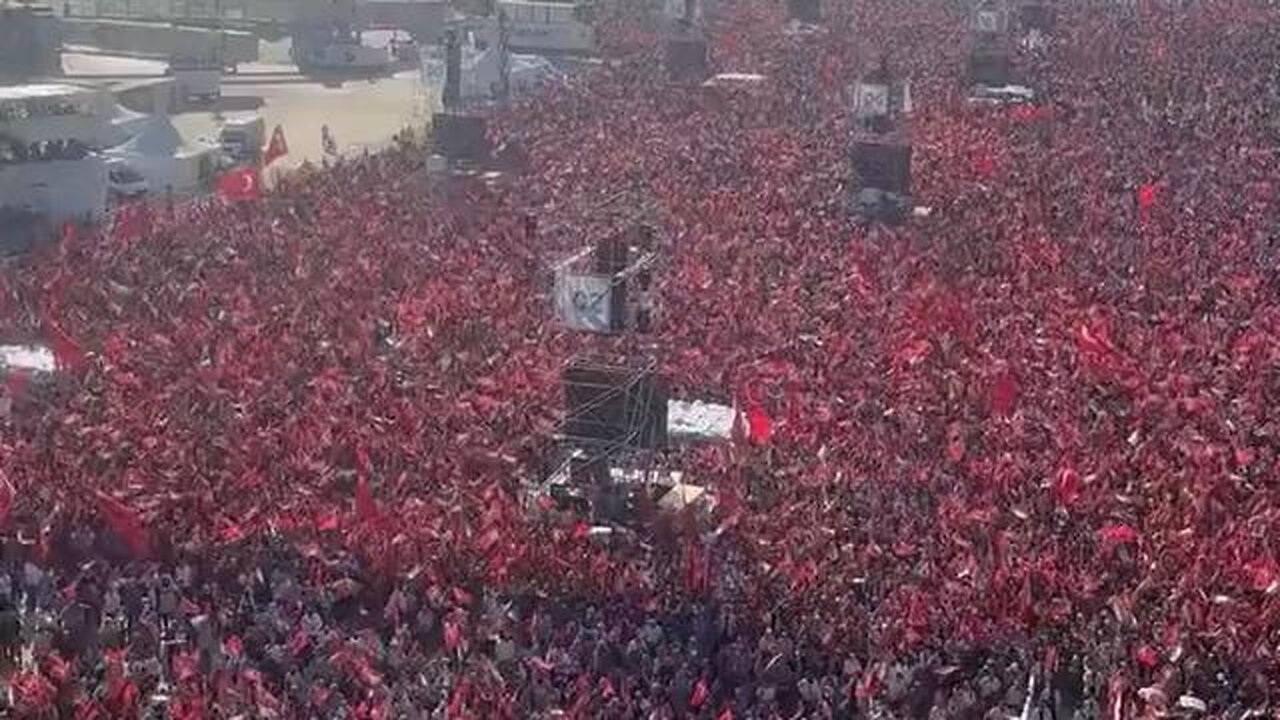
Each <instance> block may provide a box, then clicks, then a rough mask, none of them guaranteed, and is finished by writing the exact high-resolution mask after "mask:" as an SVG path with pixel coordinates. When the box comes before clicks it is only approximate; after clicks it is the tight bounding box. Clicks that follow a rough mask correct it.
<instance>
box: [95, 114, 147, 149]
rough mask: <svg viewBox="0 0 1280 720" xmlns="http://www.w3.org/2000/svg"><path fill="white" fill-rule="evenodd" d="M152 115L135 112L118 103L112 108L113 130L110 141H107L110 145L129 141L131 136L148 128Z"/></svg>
mask: <svg viewBox="0 0 1280 720" xmlns="http://www.w3.org/2000/svg"><path fill="white" fill-rule="evenodd" d="M150 121H151V116H150V115H147V114H146V113H140V112H134V111H133V110H130V109H129V108H127V107H125V106H123V105H121V104H119V103H116V104H115V107H114V108H112V110H111V130H110V131H109V133H110V142H107V143H105V145H106V146H108V147H110V146H113V145H119V144H120V143H123V142H128V141H129V138H131V137H133V136H134V135H137V134H138V133H140V132H142V131H143V130H144V129H146V127H147V125H149V124H150Z"/></svg>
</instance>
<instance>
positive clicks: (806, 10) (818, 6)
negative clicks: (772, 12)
mask: <svg viewBox="0 0 1280 720" xmlns="http://www.w3.org/2000/svg"><path fill="white" fill-rule="evenodd" d="M787 14H788V15H789V16H790V17H791V19H792V20H799V21H800V22H802V23H808V24H809V25H817V24H818V23H820V22H822V0H787Z"/></svg>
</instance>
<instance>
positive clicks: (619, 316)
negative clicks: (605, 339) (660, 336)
mask: <svg viewBox="0 0 1280 720" xmlns="http://www.w3.org/2000/svg"><path fill="white" fill-rule="evenodd" d="M592 254H593V255H594V260H595V271H596V273H598V274H600V275H609V276H613V275H616V274H617V273H620V272H622V271H623V270H626V269H627V263H628V262H629V261H630V259H631V248H630V247H628V245H627V239H626V237H625V236H623V235H622V234H618V235H614V236H613V237H610V238H606V239H604V240H601V241H599V242H598V243H596V247H595V251H594V252H593V253H592ZM609 329H610V330H613V331H614V332H623V331H624V330H626V329H627V283H626V282H615V283H613V285H612V286H611V287H610V288H609Z"/></svg>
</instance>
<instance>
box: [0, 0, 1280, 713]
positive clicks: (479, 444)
mask: <svg viewBox="0 0 1280 720" xmlns="http://www.w3.org/2000/svg"><path fill="white" fill-rule="evenodd" d="M832 5H833V4H830V3H828V4H827V7H826V8H825V11H826V18H825V21H824V22H825V24H826V26H827V30H826V31H825V32H819V33H816V34H803V35H798V34H794V33H789V32H787V31H786V30H785V22H784V19H785V18H784V10H783V9H782V8H780V7H778V6H776V5H775V4H772V3H764V2H758V1H757V0H719V1H718V2H716V3H715V4H714V5H709V6H708V7H707V8H706V17H707V23H708V37H709V38H710V39H711V46H712V50H711V56H712V58H713V65H714V66H715V69H716V70H717V71H721V72H744V73H757V74H760V75H763V76H764V78H765V80H764V82H763V84H762V85H761V86H760V87H757V88H754V89H752V90H751V91H750V92H742V91H738V90H734V89H724V90H716V91H711V90H707V89H705V88H700V87H697V86H687V85H679V86H673V85H672V84H670V83H669V82H668V81H667V80H666V76H665V74H664V73H663V71H662V67H661V38H662V26H661V24H660V23H657V22H655V21H653V20H652V19H649V18H645V17H643V16H641V15H640V13H639V11H638V10H636V9H635V8H634V7H630V6H628V7H624V8H620V9H619V10H618V11H616V12H612V13H609V14H607V15H606V16H605V17H602V18H601V21H600V22H601V30H602V37H603V40H604V45H605V48H606V51H607V52H608V53H611V54H614V55H616V56H617V57H618V61H617V62H611V63H606V64H603V65H600V66H598V67H595V68H593V69H590V70H588V71H585V72H583V73H581V74H579V75H576V76H574V77H573V78H572V79H571V80H570V81H569V82H567V83H565V84H564V85H563V86H556V87H549V88H547V89H546V90H545V92H543V93H542V94H540V95H538V96H537V97H534V98H530V99H527V100H523V101H521V102H519V103H517V104H515V105H513V106H511V107H508V108H504V109H502V110H500V111H497V112H496V114H495V115H494V116H493V117H492V118H491V125H492V128H493V131H494V133H495V134H496V135H497V136H499V137H500V138H506V139H517V140H519V142H520V143H521V144H522V145H523V146H524V148H525V149H526V150H527V152H528V155H529V160H530V169H529V171H528V172H527V173H526V174H523V175H521V176H518V177H508V178H505V179H498V180H496V181H490V182H481V181H478V180H477V181H474V182H465V183H462V182H461V181H460V183H459V184H454V185H452V186H451V187H450V188H449V190H448V191H447V192H445V193H440V192H437V188H436V187H435V184H436V183H438V182H439V179H438V178H434V177H433V176H432V175H431V174H430V173H428V172H427V170H426V168H427V165H428V163H427V152H426V151H425V150H423V149H422V148H420V147H417V146H415V145H413V144H412V143H403V144H401V145H400V146H398V147H396V148H393V149H390V150H388V151H385V152H381V153H376V154H372V155H367V156H365V157H361V158H353V159H346V160H343V161H341V162H338V163H336V164H335V165H333V166H331V167H328V168H325V169H324V170H322V171H312V172H304V173H298V174H296V175H295V176H292V177H290V178H288V179H286V180H285V181H283V182H282V183H281V185H280V186H279V187H277V188H276V189H275V190H274V191H272V192H270V193H268V194H266V195H264V196H262V197H261V198H259V199H256V200H246V201H240V202H233V203H228V202H222V201H209V202H202V203H197V204H192V205H188V206H181V207H167V208H152V209H151V210H150V211H147V212H134V213H130V214H129V216H128V221H127V222H126V223H124V224H117V226H116V227H114V228H103V229H100V230H96V231H92V232H85V231H80V232H68V233H66V236H65V237H64V239H63V242H62V243H60V244H59V246H58V247H57V248H56V249H52V248H51V249H50V251H49V252H48V253H47V254H44V255H40V256H38V257H36V258H34V259H33V260H32V261H31V262H29V263H27V264H22V265H17V266H13V267H9V268H6V269H5V271H4V273H3V275H0V331H2V334H0V338H2V339H3V340H4V341H5V342H8V343H21V342H36V341H39V342H44V343H47V344H49V345H50V346H52V347H53V349H54V351H55V353H56V354H57V355H58V357H59V360H60V363H61V365H62V368H61V371H60V372H59V373H57V374H55V375H53V376H51V377H33V378H29V379H25V380H24V379H23V378H19V377H17V376H15V375H14V374H10V376H9V378H8V380H9V382H8V383H7V385H8V387H7V389H6V390H5V393H6V394H7V395H9V396H11V401H12V408H11V411H10V413H9V417H8V418H7V420H5V422H4V424H3V426H0V480H2V482H0V518H3V530H4V534H5V538H6V543H5V553H4V557H3V563H2V565H3V566H2V567H0V654H2V657H0V664H3V666H4V671H3V673H0V682H3V684H4V686H5V687H6V689H7V692H4V693H0V703H3V704H4V705H5V706H6V707H7V712H8V713H10V714H11V715H13V716H15V717H75V718H108V717H110V718H115V717H172V718H192V719H193V718H205V717H237V716H240V717H247V716H254V717H326V718H328V717H332V718H401V717H403V718H413V717H451V718H501V717H511V718H515V717H521V718H526V717H527V718H536V717H602V718H614V717H616V718H668V717H670V718H676V717H698V718H714V719H715V720H730V719H731V718H762V719H764V718H794V717H803V718H825V717H831V718H840V717H845V718H853V717H868V718H935V717H937V718H996V717H1000V718H1004V717H1011V716H1012V717H1023V718H1033V717H1034V718H1050V717H1052V718H1057V719H1059V720H1061V719H1062V718H1102V717H1106V718H1115V719H1119V718H1138V717H1162V716H1195V715H1203V716H1206V717H1223V718H1244V717H1268V716H1270V714H1271V713H1273V712H1275V707H1276V703H1275V702H1273V700H1272V698H1271V695H1270V693H1271V691H1272V687H1273V683H1274V681H1275V679H1276V677H1277V676H1276V673H1275V667H1276V665H1275V662H1276V661H1275V658H1274V653H1275V638H1276V633H1277V632H1280V595H1278V591H1280V565H1278V564H1277V562H1278V560H1280V547H1277V545H1276V542H1275V538H1276V537H1277V535H1276V531H1277V530H1278V529H1280V527H1278V525H1280V504H1278V501H1280V490H1278V489H1277V486H1276V484H1275V482H1274V479H1275V474H1276V472H1277V471H1278V470H1280V467H1278V466H1277V461H1278V460H1280V455H1278V451H1280V428H1278V427H1277V426H1276V419H1274V418H1272V417H1271V416H1272V414H1273V413H1272V411H1271V404H1272V403H1273V402H1275V401H1276V400H1277V399H1280V350H1278V349H1280V342H1278V340H1280V338H1278V337H1277V334H1278V333H1280V303H1277V302H1276V299H1275V297H1276V291H1277V289H1280V284H1278V276H1277V272H1278V270H1280V266H1278V265H1277V255H1276V250H1275V248H1274V242H1273V239H1274V228H1275V220H1276V212H1275V210H1276V208H1275V196H1274V195H1275V193H1274V187H1273V185H1272V177H1274V176H1275V173H1276V171H1277V169H1278V168H1277V158H1276V156H1275V145H1276V142H1275V141H1276V131H1277V127H1276V119H1275V118H1276V117H1278V115H1277V113H1276V108H1277V101H1278V100H1280V88H1278V87H1277V83H1280V78H1277V77H1276V75H1275V73H1274V72H1272V71H1271V68H1273V67H1274V66H1275V63H1276V60H1277V55H1278V54H1280V42H1278V41H1280V37H1277V35H1280V23H1277V19H1278V18H1277V17H1276V11H1275V10H1273V9H1272V8H1271V7H1269V6H1266V5H1263V4H1256V3H1252V2H1248V1H1246V0H1215V1H1212V2H1205V3H1191V4H1186V5H1178V6H1173V5H1166V4H1163V3H1151V4H1141V5H1136V6H1134V5H1125V4H1118V5H1108V4H1086V3H1079V4H1063V5H1060V6H1059V7H1058V22H1057V26H1056V28H1055V29H1054V31H1053V33H1052V34H1051V35H1050V36H1049V40H1048V42H1047V43H1046V44H1044V45H1043V46H1042V47H1036V48H1031V49H1024V50H1021V51H1020V54H1019V56H1018V58H1017V65H1018V67H1019V69H1020V70H1021V71H1022V72H1024V73H1025V74H1026V75H1027V81H1028V83H1029V84H1031V85H1032V86H1033V87H1035V88H1036V90H1037V91H1038V92H1039V93H1040V98H1039V100H1038V102H1037V104H1036V105H1034V106H1020V107H1014V108H1009V107H973V106H970V105H968V104H967V103H966V102H965V99H964V98H965V88H964V81H963V71H964V67H965V58H966V53H967V48H968V46H969V38H968V32H969V31H968V26H967V23H966V21H967V18H968V12H969V9H970V8H968V4H967V3H960V2H950V1H948V2H940V3H910V2H902V1H899V0H891V1H889V2H877V3H855V4H851V5H848V6H839V7H834V6H832ZM886 54H887V55H888V56H889V64H890V67H891V68H892V69H893V71H894V72H895V73H897V74H899V75H900V76H909V77H910V78H911V81H912V99H913V104H914V111H913V114H912V116H911V117H910V118H909V120H908V121H907V122H906V127H905V129H904V130H905V132H906V134H907V137H909V138H910V139H911V142H912V143H913V146H914V161H913V185H914V196H915V202H916V203H917V204H918V205H920V206H922V207H927V208H929V211H928V212H927V213H919V214H918V217H915V218H913V219H912V220H911V221H910V222H908V223H907V224H905V225H903V226H902V227H897V228H888V227H883V226H878V225H865V224H858V223H852V222H850V219H849V218H848V217H847V215H846V213H845V210H844V207H845V204H844V200H845V197H846V195H847V190H848V187H847V184H848V182H849V178H850V172H849V159H848V147H849V144H850V138H849V134H848V127H849V122H848V103H849V97H850V94H849V89H850V87H849V86H850V84H851V83H852V80H853V78H855V77H857V76H858V75H859V74H860V73H862V72H865V71H867V70H868V69H869V68H873V67H875V66H876V65H877V64H878V63H879V62H880V60H881V58H883V57H885V55H886ZM623 190H625V191H627V192H638V193H641V194H643V195H644V196H645V197H647V198H648V199H649V200H650V201H651V203H652V205H653V207H654V208H656V210H655V211H654V221H655V222H656V223H657V225H658V227H659V228H660V229H661V241H660V247H661V252H662V265H661V270H660V271H659V272H658V274H657V277H656V278H655V281H656V282H657V284H658V287H659V291H658V297H660V313H659V317H658V319H657V320H656V321H655V323H654V327H653V330H652V332H651V333H648V334H646V335H644V336H635V335H624V336H621V337H617V338H603V337H586V336H583V335H581V334H577V333H573V332H570V331H567V330H565V329H564V328H562V327H561V326H559V325H558V324H557V323H556V322H555V321H554V318H553V315H552V307H551V301H550V298H549V293H548V286H549V282H550V280H549V278H550V267H551V265H552V263H553V262H554V261H555V260H556V259H557V258H559V257H561V256H563V254H564V253H566V252H568V251H570V250H574V249H577V248H579V247H581V246H583V245H585V244H587V243H589V242H591V241H592V239H593V238H595V237H598V235H599V233H601V232H605V231H607V230H608V229H609V228H608V227H607V223H606V222H605V221H604V220H602V219H601V218H600V217H598V216H595V215H593V210H592V209H593V208H595V207H598V206H599V203H600V202H601V201H602V200H604V199H605V198H609V197H612V196H614V195H616V194H617V193H618V192H619V191H623ZM582 352H591V353H593V354H596V355H602V356H606V357H614V358H622V357H635V356H637V355H647V356H652V357H655V358H656V359H657V360H658V362H659V364H660V367H661V370H662V372H663V374H664V376H665V377H666V378H667V379H668V380H669V382H670V384H671V386H672V391H673V395H674V396H676V397H683V398H711V399H730V400H731V401H732V402H734V403H735V404H737V405H739V407H744V408H745V407H750V408H751V409H752V410H753V412H755V413H759V414H762V415H763V416H765V417H767V422H768V424H769V431H768V432H766V433H757V432H752V433H751V434H750V437H749V438H748V439H746V440H742V439H737V440H735V441H734V442H731V443H721V444H706V445H701V446H695V447H689V448H682V449H680V450H679V451H673V452H672V453H671V454H670V457H669V458H668V462H669V463H671V464H672V465H678V467H679V468H680V469H681V470H682V471H684V472H685V473H686V475H687V476H688V477H693V478H697V480H698V482H699V483H701V484H703V485H705V486H707V487H709V488H710V489H711V491H712V493H713V494H714V496H715V499H716V502H715V505H714V508H713V509H712V510H710V511H707V512H701V511H696V510H693V511H688V512H685V513H680V514H663V513H658V512H654V513H653V514H651V515H646V517H645V518H643V519H642V522H639V523H637V524H636V528H638V529H637V530H636V531H635V532H634V533H627V534H615V535H613V536H611V537H612V538H613V539H610V540H607V541H602V540H601V539H600V537H601V536H599V535H597V534H596V533H593V532H590V531H589V528H588V527H587V525H586V523H585V520H584V519H583V518H581V517H577V516H575V515H574V514H572V513H566V512H561V511H559V510H557V509H556V508H555V507H552V506H549V505H548V504H544V503H539V502H530V501H529V499H528V497H527V493H526V488H527V487H528V486H529V485H530V484H532V483H534V482H536V481H537V480H539V479H540V478H541V475H542V473H544V472H545V469H546V467H545V466H546V462H547V457H548V453H549V449H550V448H551V446H552V435H553V431H554V429H555V423H556V418H557V415H558V414H559V413H560V407H561V405H562V399H561V398H562V391H561V388H560V386H559V377H560V368H561V367H562V366H563V364H564V362H565V361H566V359H568V358H569V357H571V356H573V355H575V354H577V353H582ZM24 382H25V386H24Z"/></svg>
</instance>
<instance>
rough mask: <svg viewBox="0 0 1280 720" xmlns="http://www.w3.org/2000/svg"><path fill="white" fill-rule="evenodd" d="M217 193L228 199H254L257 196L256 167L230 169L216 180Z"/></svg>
mask: <svg viewBox="0 0 1280 720" xmlns="http://www.w3.org/2000/svg"><path fill="white" fill-rule="evenodd" d="M218 194H219V195H221V196H222V197H224V198H226V199H228V200H254V199H256V198H257V197H258V168H256V167H243V168H240V169H239V170H232V171H231V172H229V173H227V174H226V175H223V176H222V180H220V181H218Z"/></svg>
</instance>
